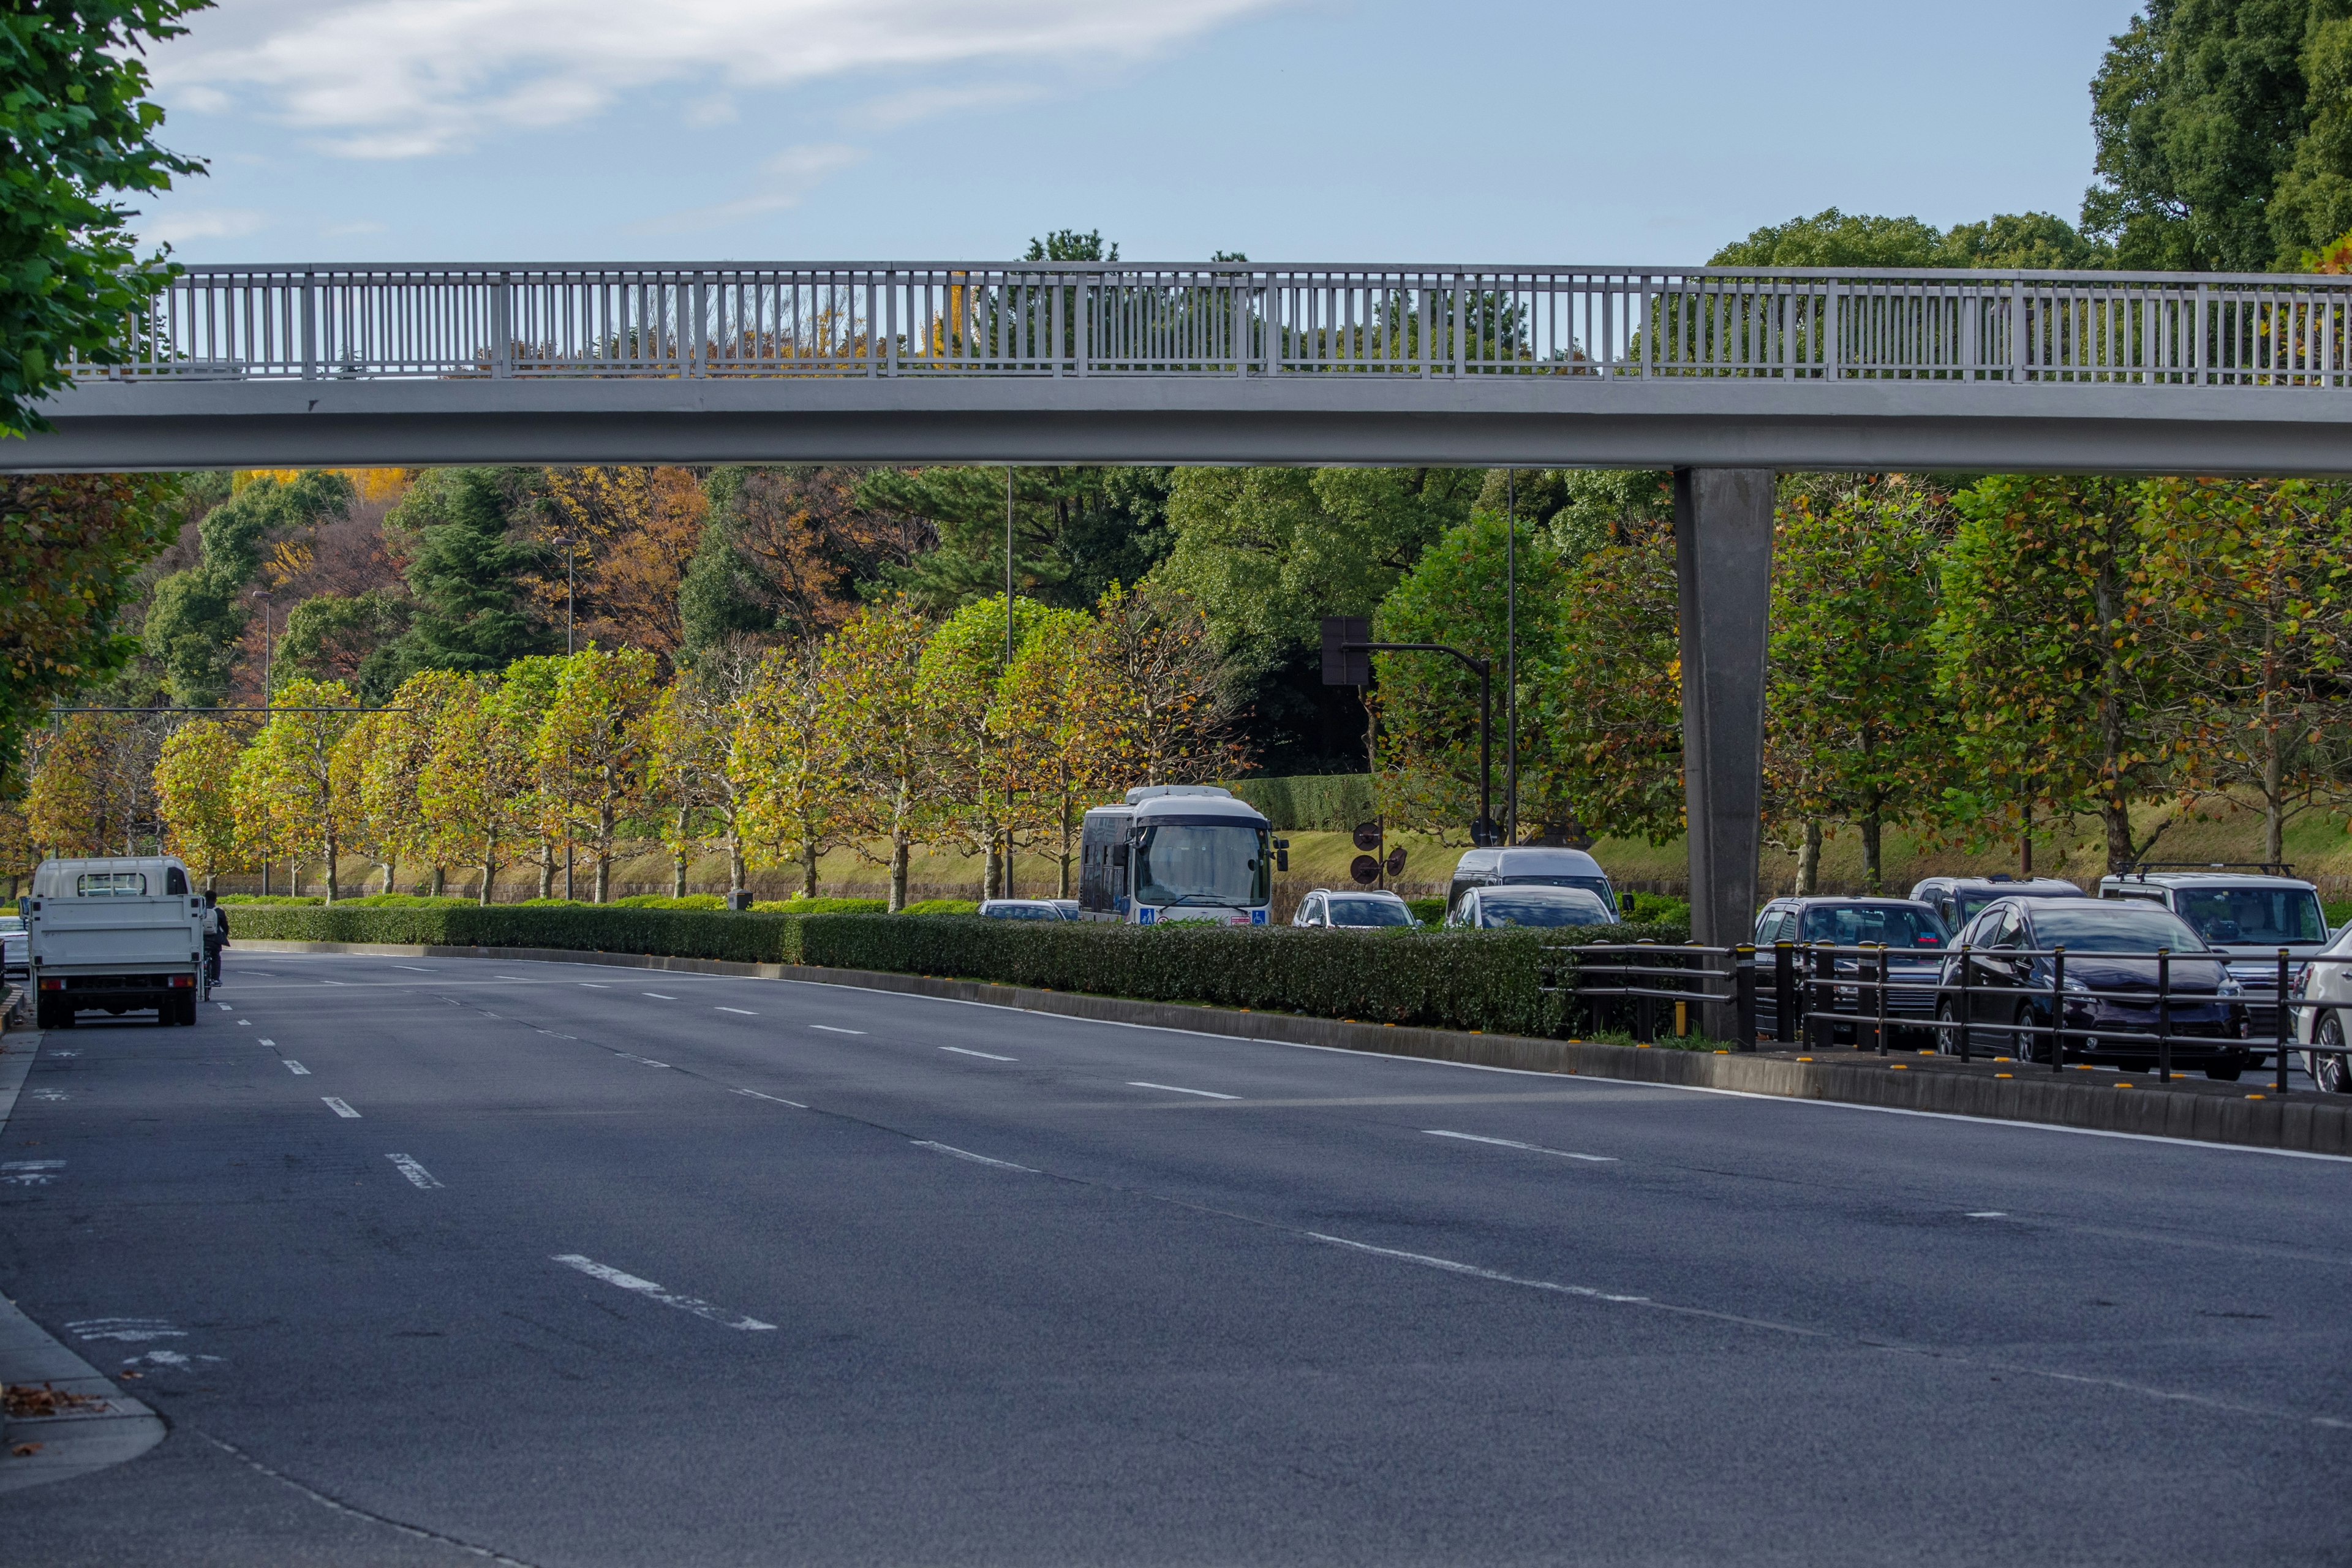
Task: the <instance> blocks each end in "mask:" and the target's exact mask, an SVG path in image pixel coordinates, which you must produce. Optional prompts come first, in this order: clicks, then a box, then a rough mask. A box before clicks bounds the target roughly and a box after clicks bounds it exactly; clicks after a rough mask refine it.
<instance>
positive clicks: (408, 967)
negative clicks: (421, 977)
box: [393, 963, 433, 974]
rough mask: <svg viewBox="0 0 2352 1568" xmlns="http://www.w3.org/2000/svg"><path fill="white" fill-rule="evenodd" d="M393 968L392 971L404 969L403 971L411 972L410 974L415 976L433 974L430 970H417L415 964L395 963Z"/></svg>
mask: <svg viewBox="0 0 2352 1568" xmlns="http://www.w3.org/2000/svg"><path fill="white" fill-rule="evenodd" d="M393 967H394V969H405V970H408V971H409V972H411V973H415V974H430V973H433V972H432V971H431V970H429V969H419V968H418V967H417V966H416V965H415V964H413V963H395V964H394V965H393Z"/></svg>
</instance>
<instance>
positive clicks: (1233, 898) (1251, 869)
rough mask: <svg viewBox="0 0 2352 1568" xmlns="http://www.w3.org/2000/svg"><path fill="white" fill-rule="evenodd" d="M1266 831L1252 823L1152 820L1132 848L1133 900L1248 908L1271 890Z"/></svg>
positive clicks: (1153, 902)
mask: <svg viewBox="0 0 2352 1568" xmlns="http://www.w3.org/2000/svg"><path fill="white" fill-rule="evenodd" d="M1265 838H1266V833H1265V828H1263V827H1261V826H1258V825H1257V824H1255V823H1254V822H1235V823H1232V824H1226V823H1222V822H1215V823H1202V822H1167V823H1154V824H1153V825H1152V826H1149V827H1147V828H1145V829H1144V830H1143V840H1142V842H1141V843H1139V845H1137V846H1136V849H1135V901H1136V902H1138V903H1139V904H1158V905H1160V906H1162V907H1167V906H1171V905H1176V904H1226V905H1230V906H1231V907H1233V908H1234V909H1251V908H1255V906H1257V905H1259V904H1263V903H1265V901H1266V900H1267V899H1268V897H1269V896H1270V895H1271V894H1272V892H1273V890H1274V870H1273V866H1272V864H1271V859H1270V858H1269V857H1268V855H1267V853H1266V845H1265Z"/></svg>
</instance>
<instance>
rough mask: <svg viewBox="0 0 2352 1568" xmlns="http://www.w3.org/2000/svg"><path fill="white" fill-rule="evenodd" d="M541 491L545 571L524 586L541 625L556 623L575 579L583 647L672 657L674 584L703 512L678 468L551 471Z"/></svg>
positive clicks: (678, 629)
mask: <svg viewBox="0 0 2352 1568" xmlns="http://www.w3.org/2000/svg"><path fill="white" fill-rule="evenodd" d="M544 489H545V494H546V497H547V500H548V502H549V506H548V508H547V512H548V514H549V515H548V517H547V520H546V521H544V522H543V523H542V524H541V528H540V542H541V545H542V547H543V553H542V556H541V559H542V560H543V561H544V562H545V563H546V564H545V567H544V569H543V570H542V571H541V573H540V574H539V575H537V576H536V577H535V578H534V579H533V580H532V583H531V595H532V597H533V598H534V599H535V600H536V601H537V602H538V605H539V612H540V616H541V619H542V620H543V621H545V622H547V623H549V624H553V623H554V621H555V620H556V619H557V618H558V617H559V616H562V614H563V612H564V605H565V599H566V595H567V593H568V592H569V591H570V589H571V584H572V580H573V578H576V581H577V584H578V588H577V595H576V597H577V601H578V604H577V629H578V632H579V635H580V637H581V638H582V640H583V641H594V642H601V643H603V644H604V645H605V646H606V647H642V648H646V649H649V650H651V651H652V652H654V653H656V654H658V655H660V656H661V657H662V658H665V659H668V658H674V657H675V656H676V655H677V651H678V649H679V648H680V647H682V646H683V645H684V643H685V641H686V634H685V628H684V626H683V625H682V624H681V622H680V619H679V595H678V588H679V579H680V578H681V576H682V575H683V574H684V573H685V570H686V566H687V563H688V561H689V560H690V559H691V558H692V557H693V555H694V553H695V549H696V546H697V544H698V542H699V541H700V539H701V537H702V532H703V519H704V517H705V516H706V515H707V514H708V513H709V510H710V504H709V500H708V498H706V497H705V496H704V494H703V489H702V484H701V481H699V480H698V479H696V478H695V476H694V474H693V473H692V472H691V471H690V470H688V469H686V468H550V469H548V470H547V473H546V476H545V479H544ZM558 525H560V528H559V526H558ZM558 531H562V532H563V533H565V534H566V535H567V536H568V537H569V538H570V539H571V540H572V556H573V561H574V571H573V574H572V577H567V574H566V573H565V571H564V569H563V555H562V550H561V549H560V548H558V547H554V546H553V545H552V544H551V540H552V536H553V535H554V534H555V533H556V532H558Z"/></svg>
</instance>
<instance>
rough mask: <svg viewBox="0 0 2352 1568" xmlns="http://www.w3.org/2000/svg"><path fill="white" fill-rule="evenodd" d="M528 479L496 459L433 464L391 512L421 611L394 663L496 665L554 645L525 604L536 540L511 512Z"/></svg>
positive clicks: (481, 669)
mask: <svg viewBox="0 0 2352 1568" xmlns="http://www.w3.org/2000/svg"><path fill="white" fill-rule="evenodd" d="M521 483H523V481H522V480H521V479H518V478H517V477H515V476H513V475H509V474H508V473H506V472H504V471H502V470H499V469H496V468H436V469H433V470H431V471H430V472H428V473H426V474H425V477H424V478H422V479H419V480H417V482H416V483H415V486H413V487H412V488H411V489H409V492H408V493H407V495H405V496H404V497H403V498H402V499H401V502H400V504H399V505H398V506H397V507H395V508H394V509H393V511H392V513H391V515H390V516H388V517H386V518H385V519H384V526H385V528H386V530H387V531H391V532H394V533H395V534H401V535H405V536H407V537H408V538H409V539H410V540H411V541H412V548H411V550H410V552H409V561H408V587H409V592H410V593H411V595H414V596H415V601H416V610H415V621H414V622H413V624H412V625H411V626H410V627H409V630H408V631H407V633H406V634H405V635H404V636H403V637H401V638H400V639H399V640H398V641H397V642H396V643H394V645H393V647H394V653H393V654H392V655H391V656H390V658H391V659H392V662H393V668H394V669H396V670H398V671H399V673H400V674H401V675H402V676H404V677H405V676H406V675H407V674H408V673H409V672H412V671H415V670H419V669H457V670H465V671H468V672H470V673H474V674H482V675H489V674H496V673H497V672H499V670H502V669H504V668H506V667H507V666H508V665H509V664H510V663H512V662H513V661H514V660H516V659H518V658H522V657H523V656H525V655H526V654H533V653H543V652H545V651H546V650H547V648H548V647H549V646H550V639H549V637H548V635H547V632H546V629H545V628H544V627H542V626H539V625H538V624H537V623H536V622H534V621H533V620H532V618H531V616H530V614H529V612H528V611H527V609H526V608H525V606H524V602H523V582H522V576H523V574H524V571H525V570H526V569H527V568H529V567H531V566H534V565H538V564H542V563H543V555H544V552H543V551H542V550H541V547H540V546H539V545H536V544H533V543H531V542H529V541H528V540H525V539H522V538H520V537H518V536H516V535H515V534H514V533H513V532H512V531H510V530H509V511H510V510H512V509H514V508H515V507H516V506H518V505H519V504H520V502H519V500H518V498H517V494H516V491H517V489H518V487H519V486H520V484H521Z"/></svg>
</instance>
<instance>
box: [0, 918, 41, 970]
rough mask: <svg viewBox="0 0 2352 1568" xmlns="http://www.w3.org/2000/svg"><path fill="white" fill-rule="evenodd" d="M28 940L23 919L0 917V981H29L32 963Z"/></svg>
mask: <svg viewBox="0 0 2352 1568" xmlns="http://www.w3.org/2000/svg"><path fill="white" fill-rule="evenodd" d="M30 946H31V942H30V939H29V938H27V937H26V934H25V917H24V916H22V915H0V979H7V980H23V979H29V978H30V977H31V975H32V973H33V963H32V959H31V957H30V954H29V949H30Z"/></svg>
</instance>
